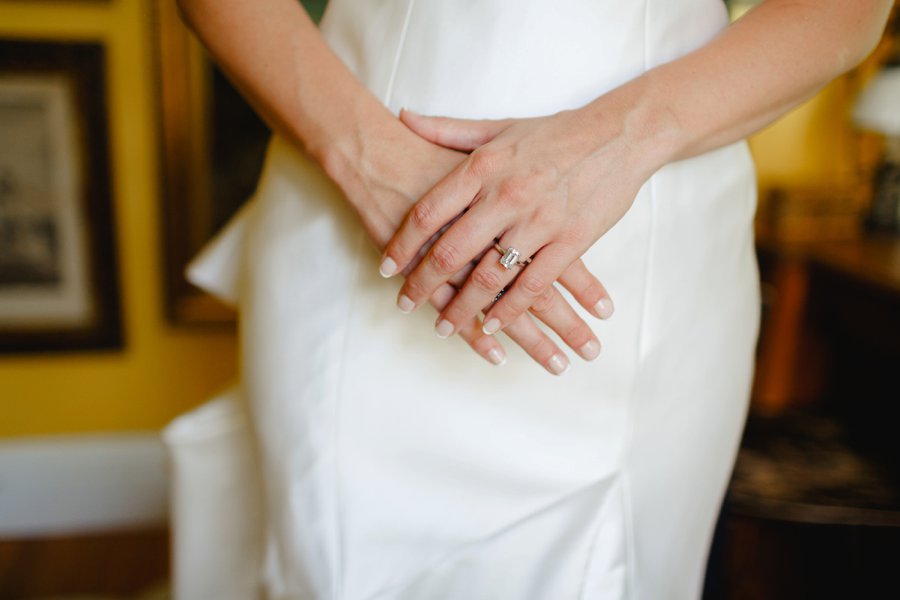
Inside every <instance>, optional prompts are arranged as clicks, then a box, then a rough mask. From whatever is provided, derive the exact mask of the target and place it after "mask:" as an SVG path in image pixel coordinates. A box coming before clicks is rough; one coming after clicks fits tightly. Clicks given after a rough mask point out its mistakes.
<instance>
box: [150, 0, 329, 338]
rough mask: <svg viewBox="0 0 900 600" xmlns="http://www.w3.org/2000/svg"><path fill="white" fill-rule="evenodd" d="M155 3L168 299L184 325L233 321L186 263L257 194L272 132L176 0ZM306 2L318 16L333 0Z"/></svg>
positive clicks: (172, 312)
mask: <svg viewBox="0 0 900 600" xmlns="http://www.w3.org/2000/svg"><path fill="white" fill-rule="evenodd" d="M155 4H156V10H157V12H156V32H157V36H156V39H157V51H158V52H157V55H158V66H159V76H160V78H159V86H158V88H159V107H160V110H159V116H160V123H161V128H160V130H161V134H162V152H161V155H160V156H161V164H162V169H163V173H162V175H163V182H162V184H163V185H162V189H163V194H164V196H163V213H164V214H163V224H164V228H165V229H164V231H163V245H164V248H165V264H166V295H167V299H166V300H167V302H166V305H167V308H168V313H169V317H170V318H171V319H172V320H173V321H175V322H176V323H181V324H230V323H232V322H233V321H234V315H233V313H232V312H231V310H229V309H228V308H226V307H225V306H223V305H221V304H219V303H218V302H217V301H216V300H215V299H213V298H212V297H210V296H208V295H206V294H204V293H203V292H201V291H200V290H198V289H197V288H195V287H193V286H192V285H190V284H189V283H188V282H187V280H186V279H185V277H184V269H185V267H186V265H187V264H188V262H189V261H190V259H191V258H192V257H193V256H194V255H195V254H196V253H197V251H199V250H200V248H202V246H203V245H204V244H205V243H206V242H207V241H208V240H209V239H210V238H211V237H212V236H213V235H215V233H216V232H217V231H218V230H219V228H221V227H222V225H224V224H225V222H227V221H228V219H229V218H230V217H231V216H232V215H233V214H234V213H235V212H236V211H237V209H238V208H239V207H240V206H241V205H242V204H243V203H244V202H245V201H246V200H247V199H248V198H249V197H250V195H251V194H252V193H253V191H254V188H255V187H256V181H257V179H258V178H259V174H260V171H261V170H262V163H263V156H264V154H265V149H266V146H267V144H268V141H269V137H270V135H271V134H270V131H269V130H268V128H267V127H266V125H265V124H264V123H263V121H262V120H261V119H260V118H259V117H258V116H257V115H256V114H255V113H254V112H253V110H252V109H251V108H250V106H249V105H248V104H247V103H246V102H245V101H244V100H243V98H242V97H241V96H240V94H238V92H237V91H236V90H235V89H234V87H232V85H231V84H230V83H229V82H228V80H227V79H226V78H225V76H224V75H223V74H222V72H221V71H220V70H219V69H218V67H216V66H215V65H214V64H213V62H212V61H211V60H209V58H208V57H207V56H206V54H205V53H204V51H203V48H202V47H201V45H200V44H199V42H198V41H197V40H196V39H195V38H194V36H193V35H192V34H191V32H190V31H189V30H188V29H187V27H186V26H185V25H184V24H183V23H182V22H181V20H180V18H179V16H178V10H177V7H176V5H175V0H160V1H159V2H157V3H155ZM303 4H304V6H305V7H306V8H307V10H308V11H309V13H310V15H311V16H312V17H313V19H315V20H318V19H319V17H321V15H322V12H323V11H324V8H325V4H326V2H325V0H305V1H304V2H303Z"/></svg>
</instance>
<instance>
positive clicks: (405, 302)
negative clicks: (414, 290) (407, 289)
mask: <svg viewBox="0 0 900 600" xmlns="http://www.w3.org/2000/svg"><path fill="white" fill-rule="evenodd" d="M415 307H416V303H415V302H413V301H412V299H410V297H409V296H407V295H406V294H401V295H400V297H399V298H397V308H399V309H400V312H402V313H403V314H407V313H411V312H412V311H413V309H414V308H415Z"/></svg>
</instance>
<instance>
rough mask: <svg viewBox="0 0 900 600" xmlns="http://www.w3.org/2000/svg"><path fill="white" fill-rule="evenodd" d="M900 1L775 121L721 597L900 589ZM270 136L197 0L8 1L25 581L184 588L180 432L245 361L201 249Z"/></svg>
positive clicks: (8, 435) (4, 476) (2, 30)
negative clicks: (206, 33) (745, 416)
mask: <svg viewBox="0 0 900 600" xmlns="http://www.w3.org/2000/svg"><path fill="white" fill-rule="evenodd" d="M304 4H305V5H306V6H307V8H308V10H310V12H311V14H313V16H314V17H316V18H318V17H319V16H320V15H321V12H322V10H323V8H324V6H325V2H324V0H320V1H310V2H305V3H304ZM754 4H755V3H754V2H746V1H745V2H740V1H735V2H731V3H730V7H729V8H730V10H731V11H732V15H733V17H735V18H737V17H739V16H740V14H742V13H743V12H744V11H746V10H750V9H752V6H753V5H754ZM895 13H896V7H895ZM896 23H897V19H896V14H895V17H894V19H893V20H892V24H891V25H890V26H889V27H888V31H887V33H886V35H885V37H884V39H883V40H882V43H881V45H880V46H879V47H878V49H877V50H876V52H875V53H874V54H873V56H872V57H871V58H870V59H869V60H867V61H866V63H864V64H863V65H862V66H860V67H859V68H857V69H855V70H854V71H853V72H851V73H849V74H848V75H846V76H844V77H842V78H840V79H838V80H837V81H835V82H833V83H832V84H830V85H828V86H827V87H825V88H824V89H823V90H822V91H821V92H820V93H819V94H818V95H817V96H816V97H815V98H813V99H812V100H811V101H809V102H808V103H806V104H804V105H803V106H802V107H800V108H798V109H797V110H795V111H794V112H793V113H791V114H790V115H789V116H788V117H787V118H785V119H783V120H782V121H780V122H779V123H777V124H776V125H774V126H772V127H770V128H768V129H767V130H765V131H763V132H762V133H760V134H758V135H756V136H754V137H753V139H751V141H750V143H751V148H752V150H753V154H754V156H755V159H756V163H757V168H758V177H759V188H760V206H759V211H758V217H757V233H758V236H757V237H758V250H759V257H760V266H761V271H762V277H763V292H764V293H763V297H764V303H763V307H762V310H763V317H764V320H763V329H762V333H761V337H760V345H759V356H758V372H757V378H756V382H755V389H754V397H753V404H752V409H751V418H750V421H749V424H748V430H747V434H746V437H745V440H744V444H743V449H742V451H741V456H740V458H739V461H738V465H737V468H736V472H735V478H734V481H733V483H732V487H731V489H730V491H729V496H728V498H727V499H726V502H725V505H724V507H723V511H722V515H721V517H720V523H719V527H718V531H717V536H716V542H715V545H714V547H713V551H712V555H711V561H710V569H709V573H708V577H707V592H706V597H707V598H723V599H724V598H728V599H732V598H760V599H762V598H830V597H840V598H882V597H883V598H898V597H900V584H898V582H897V581H893V580H892V577H891V572H892V570H893V569H894V568H895V567H896V564H897V561H898V559H900V481H898V480H900V477H898V474H900V465H898V462H900V460H898V459H900V447H898V446H900V443H898V441H897V440H898V437H900V436H898V435H897V432H896V425H895V424H896V423H898V422H900V421H898V419H897V417H898V414H897V413H898V408H897V406H898V402H897V401H898V400H900V386H898V385H897V368H898V366H900V361H898V358H900V83H898V73H900V50H898V48H900V44H898V41H897V36H898V32H897V25H896ZM266 138H267V132H266V130H265V127H264V126H263V125H262V124H261V123H260V122H259V121H258V120H257V119H256V118H255V117H254V116H253V114H252V112H251V111H249V109H248V108H247V107H246V105H245V104H244V103H243V102H242V101H241V100H240V97H239V96H238V95H237V94H236V93H235V92H234V90H233V89H232V88H231V87H230V86H229V85H228V83H227V81H225V79H224V77H222V75H221V73H219V72H218V71H217V70H216V69H215V68H214V67H212V65H211V64H210V63H209V61H208V60H207V59H206V58H205V57H204V55H203V53H202V50H201V49H200V48H199V46H198V45H197V44H196V42H195V41H194V40H192V38H191V37H190V36H189V35H188V33H187V32H186V30H185V29H184V28H183V27H182V26H181V25H180V23H179V22H178V19H177V12H176V10H175V7H174V4H173V2H171V0H158V1H152V0H67V1H55V0H42V1H39V2H38V1H33V0H0V598H2V599H6V598H10V599H13V598H50V597H54V598H56V597H58V598H65V597H80V598H165V597H168V596H169V593H170V592H169V588H168V585H167V581H168V580H169V578H170V569H169V560H170V550H169V544H170V541H169V540H170V538H169V529H168V526H167V522H168V514H169V513H168V511H169V506H168V497H169V477H168V475H167V458H166V452H165V449H164V446H163V444H162V442H161V438H160V431H161V429H162V428H163V427H164V426H165V425H166V424H167V423H169V422H170V421H171V420H172V419H174V418H175V417H176V416H177V415H179V414H182V413H184V412H186V411H188V410H191V409H193V408H195V407H197V406H199V405H200V404H202V403H203V402H204V401H205V400H208V399H209V398H211V397H213V396H214V395H216V394H217V393H218V392H220V391H221V390H223V389H225V388H227V387H228V385H229V384H230V383H231V382H232V381H233V380H234V379H235V378H236V372H237V360H236V353H235V335H236V333H235V327H234V320H233V315H232V314H231V313H230V312H229V310H228V309H227V308H226V307H224V306H222V305H220V304H218V303H217V302H216V301H215V300H213V299H212V298H210V297H207V296H204V295H202V294H201V293H199V292H198V291H197V290H196V289H194V288H192V287H191V286H190V285H188V284H187V282H186V281H185V279H184V277H183V271H184V267H185V265H186V262H187V260H188V258H189V257H190V256H191V255H193V254H194V253H195V252H196V251H197V250H198V249H199V248H200V247H201V246H202V244H203V243H204V241H206V240H208V239H209V238H210V237H211V236H212V235H213V234H214V233H215V232H216V231H217V230H218V228H219V227H220V226H221V225H222V224H223V223H224V222H225V221H226V220H227V219H228V217H229V216H230V215H231V214H233V212H234V211H235V210H237V209H238V208H239V206H240V204H241V203H242V202H243V201H244V200H245V199H246V198H247V197H248V196H249V195H250V194H252V191H253V185H254V182H255V179H256V176H257V174H258V169H259V166H260V164H261V153H262V151H263V149H264V146H265V141H266ZM893 579H896V578H893Z"/></svg>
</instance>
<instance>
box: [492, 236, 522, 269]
mask: <svg viewBox="0 0 900 600" xmlns="http://www.w3.org/2000/svg"><path fill="white" fill-rule="evenodd" d="M494 248H496V249H497V251H498V252H500V254H502V256H501V257H500V264H501V265H503V266H504V267H505V268H506V269H512V268H513V267H524V266H525V265H527V264H528V263H530V262H531V259H530V258H526V259H525V260H519V257H520V256H522V253H521V252H519V251H518V250H516V249H515V248H513V247H512V246H509V247H507V248H505V249H504V248H503V246H501V245H500V243H499V242H494Z"/></svg>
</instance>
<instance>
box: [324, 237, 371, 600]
mask: <svg viewBox="0 0 900 600" xmlns="http://www.w3.org/2000/svg"><path fill="white" fill-rule="evenodd" d="M364 241H365V232H364V231H360V232H359V235H358V237H357V241H356V245H355V249H354V253H353V256H355V257H356V265H355V268H354V273H353V287H352V289H353V290H355V289H357V288H358V287H359V277H360V271H361V268H360V263H361V262H362V260H361V259H360V254H361V252H362V246H363V242H364ZM356 298H357V294H354V293H351V294H350V300H349V301H348V303H347V318H346V319H344V321H343V322H344V336H343V340H342V341H341V354H340V356H341V357H342V360H341V364H340V366H339V367H338V369H337V370H338V373H337V381H336V382H335V407H334V421H333V429H332V442H333V444H334V445H333V447H334V502H335V510H334V519H335V523H334V528H335V539H336V542H335V549H334V553H335V556H334V565H335V568H334V571H333V573H334V575H333V577H334V580H333V581H332V593H333V597H334V598H335V600H340V599H341V598H343V597H344V589H343V585H344V561H345V555H344V547H345V543H344V527H343V523H344V521H345V519H344V518H343V511H344V503H343V493H342V487H341V482H342V476H341V465H342V460H341V436H340V429H341V417H342V414H341V409H342V408H343V397H344V382H345V381H346V377H345V375H346V372H347V368H348V365H347V362H348V360H347V356H348V347H349V345H350V333H351V330H352V327H350V325H349V323H350V317H351V315H352V314H353V312H354V308H355V306H356Z"/></svg>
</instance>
